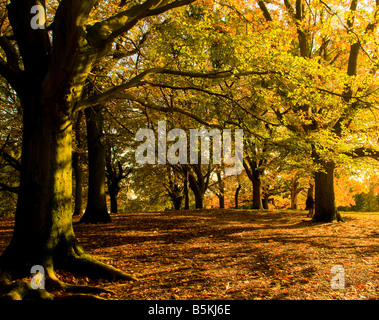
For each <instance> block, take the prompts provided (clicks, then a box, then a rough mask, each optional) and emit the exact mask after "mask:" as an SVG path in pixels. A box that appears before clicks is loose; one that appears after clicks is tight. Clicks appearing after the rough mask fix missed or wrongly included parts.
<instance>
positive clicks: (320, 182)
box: [313, 162, 340, 222]
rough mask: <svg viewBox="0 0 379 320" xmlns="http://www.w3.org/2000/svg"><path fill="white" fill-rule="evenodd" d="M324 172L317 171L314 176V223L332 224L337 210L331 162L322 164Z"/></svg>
mask: <svg viewBox="0 0 379 320" xmlns="http://www.w3.org/2000/svg"><path fill="white" fill-rule="evenodd" d="M323 167H324V170H325V172H323V171H318V172H316V174H315V214H314V216H313V220H314V221H318V222H332V221H334V220H336V219H337V218H338V219H339V220H340V217H339V216H338V217H337V210H336V204H335V194H334V169H335V165H334V163H333V162H327V163H323Z"/></svg>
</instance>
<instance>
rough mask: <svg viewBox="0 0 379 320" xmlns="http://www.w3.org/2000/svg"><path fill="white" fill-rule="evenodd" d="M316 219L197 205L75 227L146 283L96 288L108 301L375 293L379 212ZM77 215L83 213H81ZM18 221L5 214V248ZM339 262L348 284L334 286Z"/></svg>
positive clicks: (0, 223) (94, 248)
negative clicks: (339, 220)
mask: <svg viewBox="0 0 379 320" xmlns="http://www.w3.org/2000/svg"><path fill="white" fill-rule="evenodd" d="M343 216H344V218H345V220H346V222H345V223H312V222H310V221H309V218H306V213H305V212H304V211H254V210H251V211H246V210H190V211H176V212H175V211H170V212H154V213H128V214H115V215H112V222H111V223H108V224H96V225H83V224H75V225H74V229H75V232H76V235H77V237H78V239H79V241H80V243H81V244H82V245H83V246H84V248H85V249H86V250H87V251H88V252H89V253H91V254H93V255H95V256H97V257H98V258H99V259H101V260H102V261H105V262H106V263H109V264H111V265H113V266H115V267H117V268H120V269H122V270H123V271H126V272H129V273H131V274H133V275H135V276H136V277H138V278H139V279H140V281H134V282H117V283H112V282H108V281H105V280H96V281H93V280H90V279H88V278H80V277H74V276H73V275H71V274H68V273H67V272H64V271H58V272H57V274H58V276H59V277H60V278H61V279H62V280H64V281H68V282H71V283H77V284H82V285H86V284H89V285H95V286H100V287H103V288H106V289H108V290H110V291H111V293H104V294H102V296H103V297H104V298H108V299H200V300H203V299H378V298H379V253H378V249H379V213H367V214H366V213H354V214H353V213H346V214H344V215H343ZM75 221H77V219H75ZM12 227H13V220H12V219H11V218H0V253H1V252H2V251H3V250H4V249H5V247H6V245H7V244H8V242H9V241H10V238H11V234H12ZM335 265H342V266H343V268H344V273H345V288H344V289H332V288H331V284H330V282H331V279H332V278H333V277H334V276H335V274H333V273H332V272H331V269H332V267H333V266H335Z"/></svg>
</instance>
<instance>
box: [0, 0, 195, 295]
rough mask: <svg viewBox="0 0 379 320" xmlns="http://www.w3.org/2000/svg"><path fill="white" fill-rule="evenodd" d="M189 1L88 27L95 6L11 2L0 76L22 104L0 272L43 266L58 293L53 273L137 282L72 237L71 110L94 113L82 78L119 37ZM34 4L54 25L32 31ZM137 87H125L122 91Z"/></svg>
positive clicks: (121, 13) (152, 0) (149, 6)
mask: <svg viewBox="0 0 379 320" xmlns="http://www.w3.org/2000/svg"><path fill="white" fill-rule="evenodd" d="M190 2H192V1H191V0H178V1H172V2H169V1H157V0H146V1H144V2H142V3H136V4H134V3H132V4H130V5H129V6H128V7H127V8H126V9H125V8H124V7H113V8H112V9H113V10H111V11H110V12H111V13H105V12H104V13H103V14H104V15H106V16H104V15H103V17H97V19H96V20H92V19H94V18H95V17H94V16H91V12H94V11H93V10H92V9H93V8H94V6H95V5H99V4H98V1H95V0H87V1H71V0H63V1H60V2H59V3H57V7H54V6H53V5H49V6H48V5H45V2H44V1H42V2H41V1H33V0H26V1H21V0H11V1H10V3H9V4H8V6H7V15H8V16H7V17H8V21H9V25H7V24H6V23H5V24H3V29H4V30H5V31H6V33H5V35H4V36H2V37H1V39H2V42H1V43H0V46H1V48H2V50H3V52H4V53H5V58H3V57H2V58H1V60H0V75H1V76H2V77H4V78H5V79H6V80H7V81H8V83H9V84H10V85H11V86H12V87H13V89H14V90H15V91H16V92H17V95H18V97H19V99H20V102H21V106H22V110H23V139H22V156H21V165H22V168H21V175H20V191H19V195H18V202H17V210H16V215H15V228H14V233H13V237H12V240H11V243H10V244H9V246H8V247H7V249H6V250H5V252H4V253H3V254H2V256H1V257H0V267H1V270H2V272H3V273H5V274H7V275H10V276H11V277H17V276H24V275H28V274H29V272H30V266H32V265H43V266H44V268H45V275H46V280H47V283H54V284H56V285H59V286H61V287H67V286H65V285H64V284H63V283H62V282H60V281H59V280H58V279H57V278H56V276H55V274H54V268H56V267H58V266H61V267H64V268H66V269H70V270H74V271H76V272H80V271H81V272H84V273H87V274H89V275H91V276H95V277H96V276H101V277H106V278H111V279H118V278H122V279H134V278H133V277H131V276H129V275H126V274H125V273H124V272H122V271H119V270H117V269H114V268H113V267H110V266H108V265H106V264H104V263H101V262H98V261H96V260H95V259H93V258H92V257H91V256H89V255H88V254H86V253H85V251H84V250H83V248H82V247H81V246H80V244H79V243H78V241H77V239H76V237H75V234H74V231H73V228H72V220H71V216H72V208H71V196H72V166H71V163H72V153H71V147H72V135H71V133H72V123H71V119H72V117H73V114H74V113H75V112H76V111H79V110H80V109H84V108H86V107H89V106H91V105H89V103H88V101H87V103H83V104H81V103H80V99H81V97H82V93H83V89H84V87H85V85H86V79H87V78H88V76H89V73H90V72H91V70H93V68H94V66H95V65H96V63H98V61H99V59H101V58H102V57H104V55H105V54H107V53H108V52H110V51H111V50H112V43H113V42H114V40H115V39H116V38H117V37H119V36H120V35H122V34H125V33H127V32H129V31H130V30H131V29H132V28H133V27H134V26H135V25H136V24H137V23H138V22H139V21H141V20H142V19H145V18H147V17H152V16H155V15H158V14H161V13H163V12H166V11H168V10H170V9H173V8H175V7H179V6H182V5H186V4H188V3H190ZM102 4H103V5H113V3H109V2H104V3H102ZM34 5H42V6H43V7H44V9H45V10H46V11H47V13H48V15H47V16H46V17H47V19H51V20H52V21H51V22H52V23H51V24H50V25H47V24H46V23H45V22H44V21H40V22H39V27H40V28H37V29H33V28H32V27H31V14H30V12H31V8H32V7H33V6H34ZM99 8H100V7H99V6H98V9H99ZM100 11H101V10H100ZM99 18H100V20H99ZM94 21H97V22H94ZM134 80H140V77H139V78H137V79H134ZM137 82H138V81H137ZM136 84H137V83H136V81H134V82H133V81H132V82H130V81H129V82H128V84H126V85H124V86H123V87H122V89H127V88H130V87H132V86H133V85H136ZM112 90H113V89H110V91H108V92H106V94H102V95H100V97H98V98H97V99H93V98H92V99H93V100H102V101H104V100H106V99H110V98H111V97H112V96H114V94H115V92H114V91H112ZM118 90H119V91H121V88H120V87H119V88H118ZM119 91H117V92H119ZM93 100H91V101H93ZM95 104H98V101H96V103H95ZM92 105H94V104H92ZM9 290H12V289H11V288H9ZM14 291H16V292H17V289H15V290H14ZM18 293H20V292H18Z"/></svg>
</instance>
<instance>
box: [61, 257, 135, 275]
mask: <svg viewBox="0 0 379 320" xmlns="http://www.w3.org/2000/svg"><path fill="white" fill-rule="evenodd" d="M68 270H69V271H72V272H74V273H78V274H81V275H86V276H88V277H90V278H103V279H107V280H111V281H116V280H127V281H138V279H137V278H136V277H134V276H131V275H129V274H127V273H125V272H123V271H121V270H119V269H116V268H114V267H112V266H110V265H107V264H105V263H103V262H100V261H98V260H96V259H94V258H93V257H91V256H90V255H87V254H84V255H81V256H79V257H74V258H72V259H71V261H70V263H69V266H68Z"/></svg>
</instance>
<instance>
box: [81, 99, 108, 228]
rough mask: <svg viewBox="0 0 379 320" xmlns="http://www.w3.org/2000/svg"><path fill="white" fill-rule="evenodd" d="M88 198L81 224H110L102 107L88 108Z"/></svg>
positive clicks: (86, 113) (86, 112) (86, 111)
mask: <svg viewBox="0 0 379 320" xmlns="http://www.w3.org/2000/svg"><path fill="white" fill-rule="evenodd" d="M84 113H85V115H86V119H87V143H88V198H87V207H86V211H85V212H84V215H83V217H82V218H81V219H80V222H81V223H98V222H110V221H111V217H110V216H109V213H108V209H107V201H106V194H105V146H104V143H103V119H102V114H101V106H96V107H93V108H87V109H85V111H84Z"/></svg>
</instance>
